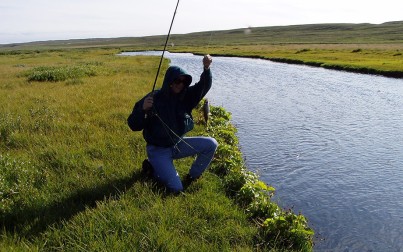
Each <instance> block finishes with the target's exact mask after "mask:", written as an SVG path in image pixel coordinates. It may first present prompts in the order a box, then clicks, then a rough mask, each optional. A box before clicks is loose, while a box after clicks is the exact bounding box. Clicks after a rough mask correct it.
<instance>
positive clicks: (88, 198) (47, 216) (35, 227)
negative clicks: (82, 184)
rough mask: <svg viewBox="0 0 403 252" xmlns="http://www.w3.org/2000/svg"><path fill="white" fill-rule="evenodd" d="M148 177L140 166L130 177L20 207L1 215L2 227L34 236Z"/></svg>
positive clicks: (4, 229)
mask: <svg viewBox="0 0 403 252" xmlns="http://www.w3.org/2000/svg"><path fill="white" fill-rule="evenodd" d="M146 179H147V178H146V177H145V176H144V174H142V173H141V171H140V169H136V171H135V172H133V174H132V175H131V176H128V177H125V178H119V179H115V180H111V181H108V182H106V183H104V184H100V185H97V186H95V187H91V188H85V189H81V190H77V191H76V192H74V193H72V194H71V195H70V196H69V197H67V198H65V199H63V200H61V201H55V202H53V203H50V204H49V205H46V206H35V207H26V208H20V209H18V210H15V211H14V212H12V213H9V214H5V215H2V216H0V229H2V230H3V232H4V231H5V232H10V233H15V234H17V235H18V236H20V237H26V238H30V237H31V238H32V237H35V236H37V235H39V234H40V233H42V232H43V231H45V230H46V229H47V228H48V227H49V226H51V225H53V224H56V223H61V222H62V221H68V220H70V219H71V218H72V217H74V216H75V215H77V214H78V213H80V212H82V211H84V210H85V209H88V208H94V207H96V203H97V201H103V200H105V199H107V198H119V197H120V196H121V195H122V194H123V193H124V192H126V191H127V190H128V189H130V188H131V187H132V186H133V184H134V183H135V182H136V181H143V180H146Z"/></svg>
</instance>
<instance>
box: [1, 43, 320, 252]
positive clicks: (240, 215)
mask: <svg viewBox="0 0 403 252" xmlns="http://www.w3.org/2000/svg"><path fill="white" fill-rule="evenodd" d="M116 53H118V50H114V49H91V50H89V49H74V50H73V49H69V50H56V51H24V52H21V51H20V52H19V53H11V54H9V53H8V54H3V55H0V97H1V100H0V153H1V154H0V202H1V204H0V224H1V226H0V227H1V228H0V230H1V231H0V232H1V233H0V251H27V250H28V251H64V250H68V251H119V250H120V251H150V250H152V251H155V250H157V251H191V250H193V251H256V250H271V249H273V250H283V249H287V250H289V249H295V250H303V251H309V250H311V249H312V235H313V232H312V230H311V229H309V227H308V226H307V224H306V220H305V218H304V217H303V216H302V215H295V214H293V213H292V212H290V211H284V210H281V209H279V208H278V206H277V205H276V204H274V203H272V202H271V201H270V197H271V195H272V194H273V188H271V187H268V186H266V185H265V184H263V183H262V182H260V181H259V180H258V178H257V177H256V176H255V175H254V174H253V173H250V172H248V171H247V170H246V168H245V167H244V164H243V161H242V158H241V153H240V152H239V150H238V149H237V148H236V147H237V139H236V137H235V135H234V133H235V128H233V127H232V126H231V125H230V124H229V115H228V113H226V112H225V111H224V110H222V109H220V108H212V113H213V116H212V122H211V124H210V126H209V128H207V129H206V128H205V127H204V126H203V124H202V122H201V118H202V117H201V115H197V114H195V115H194V117H195V119H196V122H197V123H198V124H197V126H196V129H195V132H194V133H193V134H202V135H203V134H204V135H210V136H214V137H216V138H217V139H218V140H219V143H220V148H219V150H218V152H217V155H216V158H215V160H214V162H213V164H212V167H211V169H210V170H209V172H206V173H205V174H204V176H203V178H202V179H200V180H198V181H197V182H195V183H194V184H192V185H191V186H190V187H189V188H188V190H187V191H186V193H185V194H183V195H179V196H172V195H169V194H167V193H166V192H165V191H164V189H163V188H160V187H159V186H158V185H155V184H154V183H153V182H152V181H151V180H149V179H147V178H145V177H144V176H142V174H141V173H140V167H141V162H142V161H143V159H144V158H145V155H146V153H145V151H144V148H145V144H144V140H143V139H142V136H141V133H140V132H131V131H130V130H129V129H128V127H127V125H126V118H127V116H128V114H129V113H130V112H131V109H132V106H133V103H134V101H136V100H138V99H139V98H140V97H142V96H143V95H144V94H146V93H147V92H149V90H150V88H151V86H150V84H151V83H152V82H153V79H154V74H155V72H156V67H157V66H158V60H159V59H158V58H151V57H119V56H116ZM167 66H168V62H166V61H165V62H164V65H163V68H164V69H166V67H167ZM164 69H163V70H162V71H161V72H162V73H164ZM159 80H160V81H162V77H161V78H160V79H159ZM157 86H160V84H158V85H157ZM191 161H192V160H191V159H184V160H180V161H178V162H177V163H176V164H177V167H178V170H179V173H180V175H181V176H184V174H185V173H186V172H187V169H188V167H189V164H190V163H191Z"/></svg>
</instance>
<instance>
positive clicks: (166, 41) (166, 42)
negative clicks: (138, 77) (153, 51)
mask: <svg viewBox="0 0 403 252" xmlns="http://www.w3.org/2000/svg"><path fill="white" fill-rule="evenodd" d="M178 5H179V0H178V2H177V3H176V7H175V12H174V15H173V17H172V21H171V25H170V26H169V31H168V34H167V39H166V40H165V45H164V50H163V51H162V55H161V59H160V64H159V66H158V70H157V74H156V75H155V80H154V85H153V90H152V91H151V93H152V92H154V90H155V84H156V83H157V79H158V75H159V73H160V70H161V63H162V59H163V58H164V54H165V50H166V49H167V44H168V40H169V36H170V35H171V29H172V25H173V23H174V20H175V15H176V10H177V9H178Z"/></svg>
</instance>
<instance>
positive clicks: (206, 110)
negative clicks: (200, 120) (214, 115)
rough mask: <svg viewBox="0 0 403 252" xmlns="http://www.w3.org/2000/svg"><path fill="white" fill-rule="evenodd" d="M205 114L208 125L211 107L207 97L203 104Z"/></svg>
mask: <svg viewBox="0 0 403 252" xmlns="http://www.w3.org/2000/svg"><path fill="white" fill-rule="evenodd" d="M203 116H204V121H205V122H206V126H207V123H208V119H209V116H210V107H209V105H208V100H207V99H205V100H204V104H203Z"/></svg>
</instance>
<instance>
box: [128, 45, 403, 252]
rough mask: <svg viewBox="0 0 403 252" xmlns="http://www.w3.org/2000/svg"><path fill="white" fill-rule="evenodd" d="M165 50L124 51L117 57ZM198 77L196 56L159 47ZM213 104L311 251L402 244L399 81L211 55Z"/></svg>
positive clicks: (402, 93) (402, 85)
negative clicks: (302, 225) (306, 233)
mask: <svg viewBox="0 0 403 252" xmlns="http://www.w3.org/2000/svg"><path fill="white" fill-rule="evenodd" d="M138 54H148V55H157V56H160V55H161V52H147V53H145V52H140V53H123V55H138ZM165 57H167V58H169V59H170V60H171V64H172V65H178V66H182V67H183V68H184V69H186V70H187V71H188V72H189V73H190V74H191V75H192V76H194V79H195V80H198V76H199V75H200V73H201V71H202V62H201V61H202V57H201V56H195V55H192V54H187V53H169V52H166V53H165ZM212 71H213V87H212V89H211V90H210V92H209V93H208V95H207V98H208V99H209V101H210V104H212V105H215V106H223V107H224V108H225V109H226V110H228V111H229V112H231V114H232V123H233V124H234V125H235V126H236V127H237V129H238V133H237V135H238V138H239V140H240V143H239V145H240V148H241V150H242V153H243V155H244V158H245V160H246V164H247V167H248V168H249V169H250V170H252V171H254V172H256V173H257V174H259V175H260V179H261V180H262V181H264V182H266V183H267V184H269V185H272V186H274V187H275V188H276V196H275V197H274V200H275V201H276V202H277V203H278V204H279V205H280V206H281V207H283V208H292V209H293V210H294V212H296V213H298V212H301V213H302V214H304V215H305V216H306V217H307V218H308V220H309V223H310V226H311V227H312V228H313V229H314V230H315V232H316V238H315V247H314V249H315V251H402V250H403V196H402V195H403V194H402V192H401V191H402V190H403V80H402V79H393V78H386V77H381V76H374V75H363V74H356V73H348V72H342V71H335V70H328V69H323V68H316V67H309V66H302V65H289V64H283V63H275V62H271V61H267V60H261V59H247V58H236V57H235V58H226V57H214V58H213V64H212Z"/></svg>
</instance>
